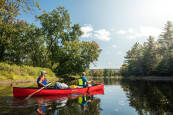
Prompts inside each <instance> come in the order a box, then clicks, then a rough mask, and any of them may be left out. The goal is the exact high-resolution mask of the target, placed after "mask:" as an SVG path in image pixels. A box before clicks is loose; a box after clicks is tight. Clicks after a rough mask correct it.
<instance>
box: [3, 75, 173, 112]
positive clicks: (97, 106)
mask: <svg viewBox="0 0 173 115" xmlns="http://www.w3.org/2000/svg"><path fill="white" fill-rule="evenodd" d="M97 80H98V79H97ZM99 80H101V81H104V84H105V87H104V94H103V92H98V93H96V94H94V95H77V94H76V95H75V94H73V95H69V96H63V95H59V96H42V97H32V98H30V99H29V100H26V101H24V100H22V99H20V98H14V97H13V94H12V87H13V86H34V85H35V84H33V83H25V84H14V85H13V86H0V110H1V111H0V114H2V115H39V114H46V115H173V90H172V89H173V85H172V83H173V82H168V81H146V80H127V79H122V80H117V79H113V78H112V79H107V78H106V79H99Z"/></svg>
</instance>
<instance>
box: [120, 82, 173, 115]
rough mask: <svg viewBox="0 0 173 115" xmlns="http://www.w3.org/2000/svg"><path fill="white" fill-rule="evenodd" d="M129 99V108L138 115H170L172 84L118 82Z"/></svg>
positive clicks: (172, 94)
mask: <svg viewBox="0 0 173 115" xmlns="http://www.w3.org/2000/svg"><path fill="white" fill-rule="evenodd" d="M120 84H121V87H122V88H123V90H124V91H125V92H126V95H127V97H128V98H129V102H130V106H132V107H133V108H135V109H136V111H137V112H138V114H139V115H172V114H173V90H172V89H173V85H172V82H159V81H144V80H126V79H123V80H121V82H120Z"/></svg>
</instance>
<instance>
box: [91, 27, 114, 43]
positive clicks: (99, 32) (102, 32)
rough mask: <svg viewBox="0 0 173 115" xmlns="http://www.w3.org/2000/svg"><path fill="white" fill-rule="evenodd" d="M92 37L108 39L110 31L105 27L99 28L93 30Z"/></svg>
mask: <svg viewBox="0 0 173 115" xmlns="http://www.w3.org/2000/svg"><path fill="white" fill-rule="evenodd" d="M94 37H95V38H96V39H99V40H103V41H105V40H110V39H111V38H110V32H109V31H107V30H106V29H100V30H97V31H95V32H94Z"/></svg>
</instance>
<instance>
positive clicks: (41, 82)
mask: <svg viewBox="0 0 173 115" xmlns="http://www.w3.org/2000/svg"><path fill="white" fill-rule="evenodd" d="M46 74H47V72H46V71H41V75H40V76H39V77H38V79H37V85H38V88H41V87H46V86H47V79H46V78H45V76H46Z"/></svg>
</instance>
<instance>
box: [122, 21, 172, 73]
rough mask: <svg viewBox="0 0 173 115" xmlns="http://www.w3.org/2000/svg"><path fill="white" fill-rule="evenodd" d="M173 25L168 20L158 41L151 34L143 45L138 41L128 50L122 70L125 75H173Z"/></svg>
mask: <svg viewBox="0 0 173 115" xmlns="http://www.w3.org/2000/svg"><path fill="white" fill-rule="evenodd" d="M172 51H173V25H172V23H171V22H167V24H166V25H165V29H164V32H163V33H162V34H161V35H160V37H159V39H158V40H157V41H154V38H153V37H151V36H149V38H148V41H147V42H145V43H144V44H143V45H141V44H139V43H136V44H134V46H133V47H132V49H131V50H129V51H128V52H127V55H126V57H125V64H124V65H123V66H122V67H121V69H120V72H121V74H122V75H124V76H130V75H134V76H151V75H162V76H171V75H173V70H172V67H173V53H172Z"/></svg>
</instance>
